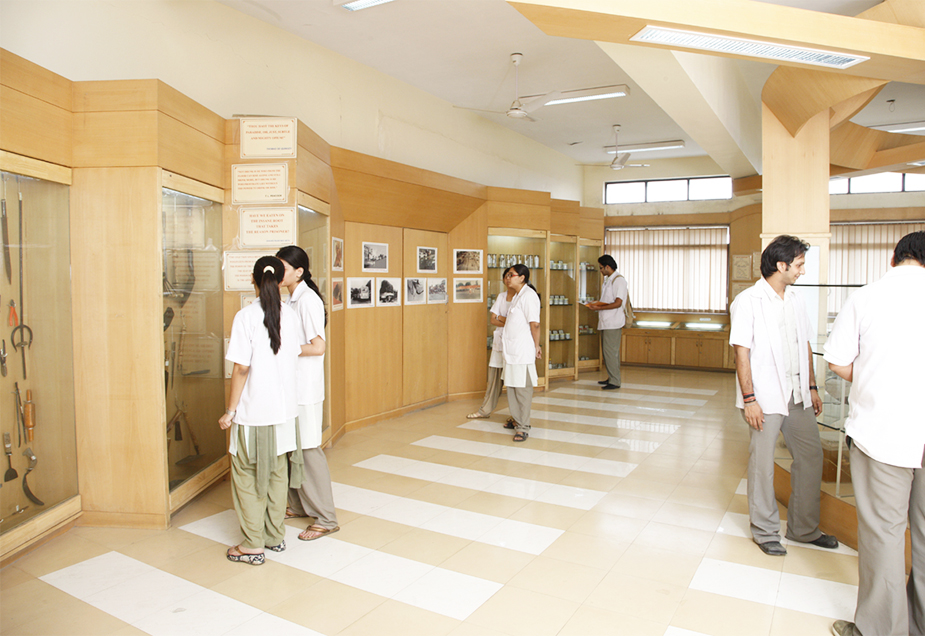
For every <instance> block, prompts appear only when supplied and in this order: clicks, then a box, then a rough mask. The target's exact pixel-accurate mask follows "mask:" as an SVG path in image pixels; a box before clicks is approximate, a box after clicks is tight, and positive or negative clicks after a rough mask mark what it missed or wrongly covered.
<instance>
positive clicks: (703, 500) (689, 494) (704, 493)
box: [668, 486, 733, 510]
mask: <svg viewBox="0 0 925 636" xmlns="http://www.w3.org/2000/svg"><path fill="white" fill-rule="evenodd" d="M732 497H733V493H732V492H723V491H719V492H717V491H716V490H710V489H707V488H695V487H693V486H678V487H677V488H675V491H674V492H673V493H671V496H670V497H669V498H668V501H672V502H675V503H684V504H689V505H691V506H701V507H702V508H712V509H718V510H726V509H727V508H728V507H729V502H731V501H732Z"/></svg>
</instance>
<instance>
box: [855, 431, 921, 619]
mask: <svg viewBox="0 0 925 636" xmlns="http://www.w3.org/2000/svg"><path fill="white" fill-rule="evenodd" d="M851 481H852V482H853V484H854V494H855V497H856V500H857V509H858V579H859V580H858V606H857V611H856V613H855V615H854V622H855V625H857V627H858V629H859V630H860V631H861V633H862V634H864V635H865V636H900V635H902V636H906V635H907V634H908V635H909V636H922V634H925V470H923V469H921V468H915V469H913V468H900V467H898V466H891V465H889V464H884V463H882V462H878V461H877V460H875V459H872V458H871V457H869V456H868V455H867V454H866V453H865V452H864V451H862V450H861V449H860V448H858V447H857V445H853V446H852V447H851ZM907 518H908V520H909V527H910V528H911V531H910V533H911V535H912V573H911V574H910V575H909V581H908V583H907V582H906V557H905V555H906V519H907ZM904 587H905V590H904V589H903V588H904Z"/></svg>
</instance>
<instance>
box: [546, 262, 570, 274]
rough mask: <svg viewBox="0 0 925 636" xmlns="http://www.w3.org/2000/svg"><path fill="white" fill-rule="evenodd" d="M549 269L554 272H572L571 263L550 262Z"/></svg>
mask: <svg viewBox="0 0 925 636" xmlns="http://www.w3.org/2000/svg"><path fill="white" fill-rule="evenodd" d="M549 269H550V271H553V272H558V271H562V272H570V271H572V268H571V263H566V262H565V261H549Z"/></svg>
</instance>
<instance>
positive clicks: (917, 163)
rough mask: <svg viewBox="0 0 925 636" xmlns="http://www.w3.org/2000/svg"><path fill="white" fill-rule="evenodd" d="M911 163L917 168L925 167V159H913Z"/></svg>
mask: <svg viewBox="0 0 925 636" xmlns="http://www.w3.org/2000/svg"><path fill="white" fill-rule="evenodd" d="M909 165H910V166H915V167H916V168H923V167H925V161H913V162H911V163H910V164H909Z"/></svg>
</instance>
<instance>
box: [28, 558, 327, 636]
mask: <svg viewBox="0 0 925 636" xmlns="http://www.w3.org/2000/svg"><path fill="white" fill-rule="evenodd" d="M40 578H41V580H43V581H44V582H46V583H48V584H49V585H53V586H54V587H56V588H58V589H59V590H61V591H63V592H66V593H67V594H70V595H71V596H73V597H75V598H78V599H80V600H81V601H84V602H85V603H88V604H89V605H92V606H93V607H96V608H97V609H100V610H102V611H104V612H106V613H107V614H110V615H111V616H114V617H116V618H118V619H119V620H122V621H125V622H126V623H129V624H130V625H132V626H134V627H135V628H137V629H139V630H141V631H143V632H145V633H147V634H151V635H152V636H177V635H179V634H196V635H197V636H199V635H200V634H201V635H210V634H215V635H216V636H217V635H219V634H229V635H231V634H235V635H239V636H243V635H244V634H260V633H271V631H270V630H271V629H272V633H273V634H274V636H276V635H281V636H290V635H291V636H322V634H320V633H318V632H316V631H314V630H311V629H308V628H307V627H302V626H301V625H297V624H295V623H291V622H289V621H287V620H284V619H282V618H279V617H278V616H273V615H271V614H266V613H265V612H262V611H261V610H259V609H257V608H255V607H251V606H250V605H247V604H246V603H242V602H241V601H237V600H235V599H232V598H229V597H227V596H224V595H222V594H219V593H217V592H213V591H211V590H209V589H207V588H204V587H202V586H200V585H196V584H195V583H190V582H189V581H187V580H186V579H182V578H180V577H178V576H174V575H173V574H168V573H167V572H162V571H161V570H158V569H156V568H154V567H152V566H150V565H147V564H146V563H142V562H141V561H138V560H136V559H133V558H131V557H127V556H125V555H124V554H120V553H118V552H107V553H106V554H103V555H100V556H98V557H94V558H92V559H87V560H86V561H82V562H80V563H77V564H75V565H71V566H69V567H66V568H63V569H61V570H58V571H56V572H52V573H51V574H47V575H45V576H43V577H40Z"/></svg>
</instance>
